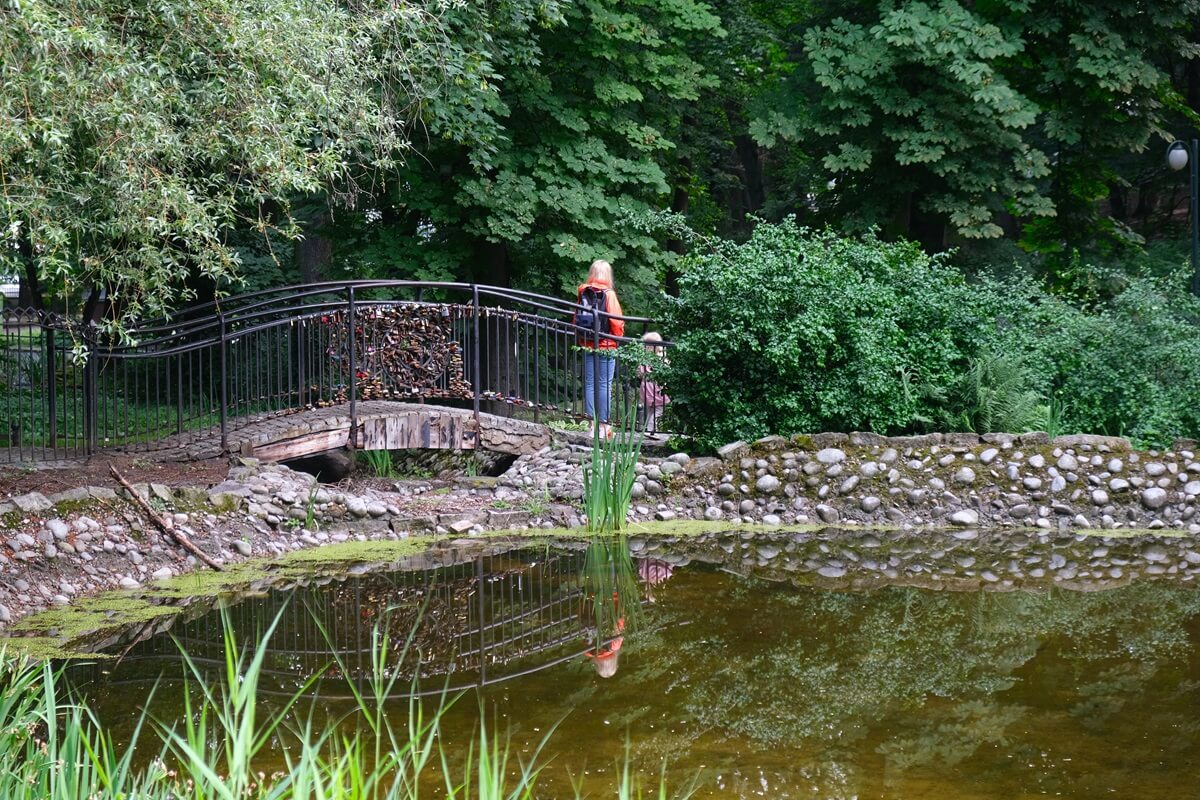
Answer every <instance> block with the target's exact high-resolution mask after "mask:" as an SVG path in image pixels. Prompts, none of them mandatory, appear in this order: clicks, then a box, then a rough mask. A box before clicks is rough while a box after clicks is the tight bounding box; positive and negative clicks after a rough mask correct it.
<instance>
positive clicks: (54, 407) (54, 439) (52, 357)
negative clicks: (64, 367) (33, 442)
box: [45, 322, 58, 458]
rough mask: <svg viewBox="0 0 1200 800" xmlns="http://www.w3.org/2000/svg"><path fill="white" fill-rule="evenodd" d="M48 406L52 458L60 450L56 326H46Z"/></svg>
mask: <svg viewBox="0 0 1200 800" xmlns="http://www.w3.org/2000/svg"><path fill="white" fill-rule="evenodd" d="M45 330H46V405H47V406H48V411H49V415H50V419H49V420H48V423H49V427H48V429H47V436H48V438H49V440H50V451H51V457H52V458H53V457H54V455H53V453H54V450H56V449H57V448H58V369H57V364H58V354H57V353H56V352H55V348H54V324H53V323H52V322H51V323H50V324H48V325H46V328H45Z"/></svg>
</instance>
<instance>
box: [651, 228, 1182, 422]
mask: <svg viewBox="0 0 1200 800" xmlns="http://www.w3.org/2000/svg"><path fill="white" fill-rule="evenodd" d="M1185 286H1186V280H1185V279H1184V278H1181V277H1179V276H1171V277H1169V278H1141V279H1133V280H1129V281H1127V282H1126V283H1124V284H1123V288H1121V289H1120V290H1119V291H1118V292H1116V293H1115V297H1114V298H1113V299H1112V300H1110V301H1106V302H1097V303H1096V304H1095V305H1093V306H1091V307H1089V308H1088V309H1086V310H1085V309H1081V308H1078V307H1076V306H1073V305H1071V304H1070V303H1068V302H1066V301H1065V300H1063V299H1062V298H1060V297H1057V296H1054V295H1051V294H1048V293H1047V292H1045V291H1043V290H1042V289H1041V288H1040V286H1039V285H1038V284H1037V283H1035V282H1034V281H1033V280H1031V279H1029V278H1027V277H1023V276H1022V275H1020V274H1019V273H1016V274H1014V273H1013V272H1009V273H1008V274H1006V275H1004V277H1002V278H999V277H976V278H975V279H973V280H972V281H971V282H968V281H967V280H966V279H965V278H964V277H963V275H962V273H961V272H960V271H959V270H958V269H957V268H955V267H953V266H951V265H950V264H949V263H947V262H946V261H943V260H942V259H940V258H938V257H930V256H927V255H925V254H924V253H922V252H921V250H920V249H919V248H918V247H917V246H916V245H914V244H910V243H905V242H900V243H891V242H883V241H880V240H879V239H877V238H876V237H875V236H873V235H867V236H864V237H861V238H857V239H848V238H842V237H839V236H836V235H834V234H832V233H830V232H814V231H810V230H806V229H804V228H800V227H798V226H797V225H796V224H795V223H794V222H792V221H784V222H782V223H779V224H766V223H763V224H760V225H758V227H757V228H756V229H755V231H754V233H753V234H752V235H751V237H750V239H749V240H748V241H746V242H743V243H736V242H729V241H719V240H718V241H709V242H705V243H703V246H697V247H695V248H694V250H693V254H692V255H691V256H689V257H688V259H687V263H686V266H685V270H684V273H683V276H682V278H681V280H680V295H679V297H678V298H676V299H673V300H672V301H671V302H670V304H669V307H668V309H667V314H666V323H667V331H668V333H669V334H670V336H671V337H672V338H673V340H674V342H675V345H676V346H675V347H674V348H673V349H672V351H671V356H670V360H671V364H670V366H669V368H668V369H667V371H666V373H665V374H664V378H665V379H666V380H667V381H669V383H670V394H671V397H672V407H673V412H674V414H675V415H676V417H677V418H678V419H679V420H680V421H682V422H683V423H684V424H686V425H687V426H688V428H689V429H690V430H691V431H692V432H693V433H694V434H695V435H696V437H697V438H698V439H699V440H700V441H701V442H702V443H704V444H707V445H717V444H721V443H724V442H727V441H731V440H734V439H750V438H756V437H759V436H762V435H765V434H768V433H780V434H791V433H797V432H805V431H818V430H832V431H850V430H873V431H878V432H882V433H902V432H910V431H921V430H933V429H942V430H963V429H971V430H976V431H979V432H984V431H991V430H1009V431H1021V430H1034V429H1043V430H1049V431H1050V432H1051V433H1059V432H1087V433H1105V434H1119V435H1126V436H1130V437H1132V438H1134V439H1135V440H1137V441H1138V442H1140V443H1144V444H1162V443H1167V442H1169V441H1170V440H1171V439H1173V438H1175V437H1178V436H1189V435H1191V436H1195V435H1196V434H1197V433H1200V403H1197V402H1196V398H1200V324H1198V321H1200V301H1197V299H1196V298H1193V297H1191V296H1189V295H1187V294H1186V292H1184V291H1183V288H1182V287H1185ZM1172 287H1179V288H1172Z"/></svg>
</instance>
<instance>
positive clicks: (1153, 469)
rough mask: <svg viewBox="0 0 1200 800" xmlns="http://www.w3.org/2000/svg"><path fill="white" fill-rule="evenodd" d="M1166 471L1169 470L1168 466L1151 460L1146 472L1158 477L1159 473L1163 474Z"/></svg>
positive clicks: (1152, 476)
mask: <svg viewBox="0 0 1200 800" xmlns="http://www.w3.org/2000/svg"><path fill="white" fill-rule="evenodd" d="M1166 471H1167V468H1166V466H1165V465H1163V464H1160V463H1158V462H1157V461H1151V462H1150V463H1149V464H1147V465H1146V474H1147V475H1149V476H1150V477H1151V478H1157V477H1158V476H1159V475H1162V474H1163V473H1165V472H1166Z"/></svg>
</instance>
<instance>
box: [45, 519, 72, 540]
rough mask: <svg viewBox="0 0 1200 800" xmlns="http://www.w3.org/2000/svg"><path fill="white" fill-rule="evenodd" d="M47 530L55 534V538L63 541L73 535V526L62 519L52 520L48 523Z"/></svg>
mask: <svg viewBox="0 0 1200 800" xmlns="http://www.w3.org/2000/svg"><path fill="white" fill-rule="evenodd" d="M46 528H47V529H48V530H49V531H50V533H52V534H54V538H55V539H58V540H59V541H62V540H63V539H66V538H67V536H68V535H69V534H70V533H71V526H70V525H68V524H67V523H65V522H63V521H62V520H61V519H52V520H50V521H49V522H47V523H46Z"/></svg>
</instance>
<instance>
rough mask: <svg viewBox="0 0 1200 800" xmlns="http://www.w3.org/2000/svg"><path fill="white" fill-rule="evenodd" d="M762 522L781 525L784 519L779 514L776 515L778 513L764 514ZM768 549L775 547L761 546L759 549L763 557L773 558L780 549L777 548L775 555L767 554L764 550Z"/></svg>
mask: <svg viewBox="0 0 1200 800" xmlns="http://www.w3.org/2000/svg"><path fill="white" fill-rule="evenodd" d="M762 522H763V525H780V524H782V522H783V520H781V519H780V518H779V517H778V515H776V514H763V518H762ZM768 549H773V548H765V547H760V548H759V549H758V554H759V555H760V556H762V557H763V558H773V557H774V555H778V554H779V551H778V550H776V551H775V553H774V555H765V554H764V551H766V550H768Z"/></svg>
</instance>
